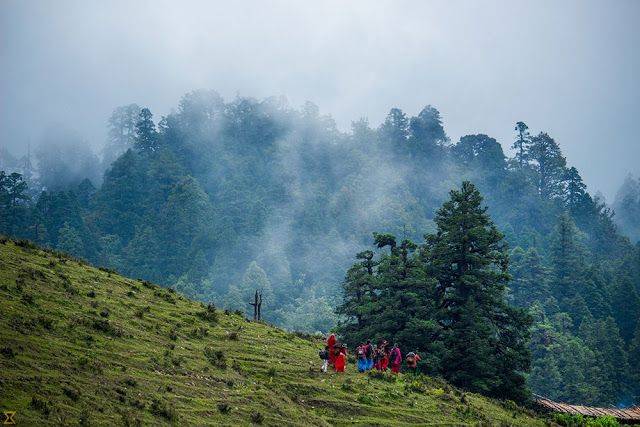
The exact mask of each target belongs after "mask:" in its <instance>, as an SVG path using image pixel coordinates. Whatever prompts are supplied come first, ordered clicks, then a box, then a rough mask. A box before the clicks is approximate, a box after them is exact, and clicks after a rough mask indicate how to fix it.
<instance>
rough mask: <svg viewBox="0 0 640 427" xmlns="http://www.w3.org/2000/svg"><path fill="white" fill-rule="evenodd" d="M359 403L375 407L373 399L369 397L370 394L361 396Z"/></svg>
mask: <svg viewBox="0 0 640 427" xmlns="http://www.w3.org/2000/svg"><path fill="white" fill-rule="evenodd" d="M358 402H360V403H364V404H365V405H373V404H374V401H373V397H371V396H369V395H368V394H361V395H359V396H358Z"/></svg>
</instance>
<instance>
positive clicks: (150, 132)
mask: <svg viewBox="0 0 640 427" xmlns="http://www.w3.org/2000/svg"><path fill="white" fill-rule="evenodd" d="M158 143H159V138H158V132H157V131H156V125H155V124H154V123H153V114H151V111H149V109H148V108H143V109H142V110H140V114H139V115H138V122H137V123H136V136H135V142H134V145H135V147H136V148H137V149H138V150H139V151H142V152H153V151H156V150H157V149H158V147H159V145H158Z"/></svg>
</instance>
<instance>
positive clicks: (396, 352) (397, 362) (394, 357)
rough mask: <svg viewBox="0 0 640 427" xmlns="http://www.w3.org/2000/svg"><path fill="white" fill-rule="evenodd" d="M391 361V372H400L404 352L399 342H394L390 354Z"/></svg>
mask: <svg viewBox="0 0 640 427" xmlns="http://www.w3.org/2000/svg"><path fill="white" fill-rule="evenodd" d="M389 363H390V365H391V372H393V373H394V374H397V373H398V372H400V366H402V353H401V352H400V348H399V347H398V344H394V345H393V348H392V349H391V353H390V354H389Z"/></svg>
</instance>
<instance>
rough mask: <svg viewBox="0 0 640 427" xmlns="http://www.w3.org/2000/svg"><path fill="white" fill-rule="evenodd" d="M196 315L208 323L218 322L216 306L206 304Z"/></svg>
mask: <svg viewBox="0 0 640 427" xmlns="http://www.w3.org/2000/svg"><path fill="white" fill-rule="evenodd" d="M198 317H199V318H200V319H202V320H204V321H207V322H210V323H214V324H215V323H218V312H217V311H216V306H215V305H213V304H208V305H207V308H206V309H205V310H203V311H201V312H200V313H198Z"/></svg>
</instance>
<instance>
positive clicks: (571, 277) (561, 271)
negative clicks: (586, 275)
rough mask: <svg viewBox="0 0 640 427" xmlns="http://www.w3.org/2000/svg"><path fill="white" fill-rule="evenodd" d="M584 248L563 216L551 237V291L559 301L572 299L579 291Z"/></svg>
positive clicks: (565, 216) (570, 222) (567, 216)
mask: <svg viewBox="0 0 640 427" xmlns="http://www.w3.org/2000/svg"><path fill="white" fill-rule="evenodd" d="M583 258H584V248H583V247H582V245H581V243H580V241H579V238H578V231H577V230H576V227H575V224H574V223H573V221H572V220H571V217H569V215H566V214H563V215H561V216H560V218H559V222H558V225H557V227H556V230H555V232H554V234H553V236H552V247H551V261H552V265H553V272H552V273H553V279H552V285H551V290H552V292H553V295H554V296H555V297H556V298H557V299H558V300H559V301H560V303H561V304H562V301H563V300H564V299H566V298H571V297H573V296H574V295H575V294H576V293H577V292H578V291H579V289H580V286H581V282H582V273H583V271H584V268H585V266H584V263H583Z"/></svg>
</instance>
